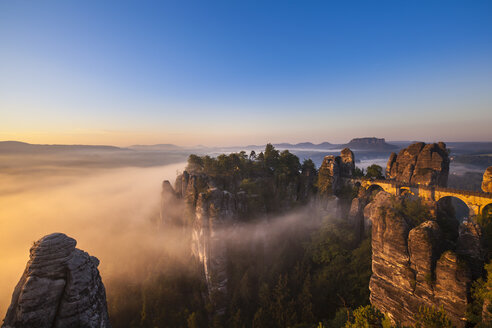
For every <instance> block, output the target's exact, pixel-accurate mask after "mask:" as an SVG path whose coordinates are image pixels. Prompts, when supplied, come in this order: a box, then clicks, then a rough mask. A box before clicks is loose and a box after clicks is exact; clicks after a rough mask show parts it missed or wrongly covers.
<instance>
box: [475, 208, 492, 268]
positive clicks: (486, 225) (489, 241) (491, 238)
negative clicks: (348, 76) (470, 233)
mask: <svg viewBox="0 0 492 328" xmlns="http://www.w3.org/2000/svg"><path fill="white" fill-rule="evenodd" d="M490 207H491V205H489V206H488V207H486V208H485V211H484V213H483V214H480V215H477V216H476V217H475V221H476V222H477V223H478V224H479V225H480V228H481V229H482V243H483V247H484V249H485V250H486V251H487V254H486V260H489V259H492V213H491V211H487V209H488V208H490Z"/></svg>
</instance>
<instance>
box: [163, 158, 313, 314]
mask: <svg viewBox="0 0 492 328" xmlns="http://www.w3.org/2000/svg"><path fill="white" fill-rule="evenodd" d="M254 179H257V180H254ZM316 179H317V176H316V170H315V168H314V167H312V168H309V167H306V168H303V169H302V172H301V174H300V175H299V176H297V177H293V178H290V179H280V180H278V181H277V180H275V179H274V178H273V176H272V177H265V176H260V177H256V178H253V179H247V180H248V181H249V183H252V184H254V185H255V186H256V187H258V186H261V188H263V189H264V190H263V191H262V193H255V192H252V191H251V190H248V191H246V190H243V189H242V187H241V180H239V181H236V180H234V178H233V177H215V176H209V175H206V174H204V173H202V172H201V171H200V170H196V171H193V170H191V171H184V172H183V173H182V174H180V175H178V177H177V178H176V182H175V185H174V189H173V188H171V186H170V184H169V183H168V182H164V184H163V192H162V206H161V217H162V218H163V219H164V221H166V218H170V217H171V218H172V217H176V215H175V213H173V212H171V213H169V211H172V209H173V206H169V200H171V202H174V199H175V198H176V199H178V200H179V201H180V202H181V203H182V204H183V205H184V206H183V207H182V208H181V212H180V216H181V217H182V218H184V219H183V220H184V221H186V224H187V225H188V226H191V241H192V245H191V248H192V253H193V255H194V256H196V257H197V258H198V259H199V260H200V262H201V263H202V265H203V273H204V278H205V281H206V283H207V287H208V291H209V295H214V298H215V300H220V299H221V296H220V295H225V293H226V292H227V261H228V258H227V253H228V242H229V240H228V236H227V234H226V233H225V232H226V231H228V229H233V228H234V226H235V225H236V224H239V223H240V222H242V221H245V220H247V219H249V218H252V217H254V218H259V217H265V216H267V215H268V214H269V213H275V214H278V212H283V211H287V210H289V209H291V208H292V207H293V206H295V205H299V204H305V203H307V202H308V200H309V199H310V197H312V196H313V195H314V194H315V193H314V191H315V188H314V185H315V182H316ZM253 189H254V188H253ZM265 190H266V191H267V193H265V192H264V191H265ZM265 197H268V199H266V198H265ZM167 221H168V222H169V220H167ZM222 298H223V297H222ZM215 300H213V301H215ZM214 305H215V311H216V313H218V314H220V313H222V312H223V311H224V310H225V304H221V303H220V301H219V303H216V304H214Z"/></svg>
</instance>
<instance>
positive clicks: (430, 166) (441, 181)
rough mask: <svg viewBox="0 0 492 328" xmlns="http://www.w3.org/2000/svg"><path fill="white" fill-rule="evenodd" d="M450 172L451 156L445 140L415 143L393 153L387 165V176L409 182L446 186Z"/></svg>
mask: <svg viewBox="0 0 492 328" xmlns="http://www.w3.org/2000/svg"><path fill="white" fill-rule="evenodd" d="M448 173H449V156H448V150H447V148H446V144H445V143H443V142H439V143H433V144H425V143H423V142H417V143H414V144H412V145H410V146H408V147H407V148H404V149H402V150H400V152H399V153H398V155H396V154H395V153H392V154H391V155H390V158H389V160H388V164H387V165H386V178H387V179H394V180H396V181H398V182H403V183H408V184H421V185H425V186H430V185H435V186H442V187H446V185H447V183H448Z"/></svg>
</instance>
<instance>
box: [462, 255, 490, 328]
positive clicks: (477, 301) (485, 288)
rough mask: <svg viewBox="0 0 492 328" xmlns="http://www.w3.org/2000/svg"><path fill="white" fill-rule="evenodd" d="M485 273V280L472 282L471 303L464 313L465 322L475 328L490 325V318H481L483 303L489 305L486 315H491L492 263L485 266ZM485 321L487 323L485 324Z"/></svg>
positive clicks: (484, 327)
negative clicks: (473, 325)
mask: <svg viewBox="0 0 492 328" xmlns="http://www.w3.org/2000/svg"><path fill="white" fill-rule="evenodd" d="M485 271H486V273H487V276H486V279H483V278H479V279H477V280H476V281H474V282H473V285H472V288H471V296H472V299H473V302H472V303H471V304H469V305H468V308H467V312H466V318H467V320H468V321H469V322H470V323H472V324H475V327H477V328H486V327H490V326H491V325H492V322H490V321H491V320H490V318H483V317H482V314H483V307H484V302H487V303H486V304H489V307H488V309H487V311H488V313H492V262H489V263H488V264H486V265H485ZM487 320H488V322H485V321H487Z"/></svg>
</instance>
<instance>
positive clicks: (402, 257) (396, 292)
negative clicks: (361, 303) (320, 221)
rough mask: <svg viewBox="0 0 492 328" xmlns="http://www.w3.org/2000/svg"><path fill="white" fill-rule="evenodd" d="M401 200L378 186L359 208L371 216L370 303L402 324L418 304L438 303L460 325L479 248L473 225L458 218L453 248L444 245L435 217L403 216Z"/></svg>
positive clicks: (409, 319)
mask: <svg viewBox="0 0 492 328" xmlns="http://www.w3.org/2000/svg"><path fill="white" fill-rule="evenodd" d="M402 202H403V198H402V197H395V196H391V195H390V194H388V193H386V192H384V191H381V192H379V193H378V194H377V195H376V196H375V198H374V200H373V201H372V202H371V203H369V204H368V205H367V206H366V207H365V209H364V215H365V217H366V219H367V220H371V222H372V252H373V253H372V271H373V274H372V276H371V280H370V284H369V289H370V291H371V296H370V301H371V303H372V304H373V305H374V306H376V307H377V308H378V309H379V310H381V311H382V312H384V313H386V314H388V315H389V316H390V317H391V318H392V319H393V320H394V321H397V322H400V323H402V324H404V325H413V324H414V323H415V322H414V321H415V319H414V318H415V316H416V314H418V312H419V308H420V307H421V306H427V307H436V308H438V307H440V306H443V307H444V309H445V310H446V312H447V313H448V316H449V318H450V319H451V320H452V322H453V324H454V325H455V326H456V327H465V325H466V321H465V312H466V308H467V305H468V304H469V299H468V297H469V291H470V289H469V288H470V285H471V282H472V271H473V270H472V269H473V265H472V263H474V262H473V260H474V259H476V257H477V256H478V255H477V254H480V247H479V245H480V240H479V239H480V233H479V231H477V227H476V225H474V224H473V223H468V222H465V223H462V224H461V226H460V237H459V238H458V241H457V248H456V250H449V249H448V250H446V251H444V250H443V235H442V232H441V228H440V226H439V225H438V224H437V222H436V221H435V220H434V218H432V217H425V218H410V217H408V218H407V217H405V214H404V213H403V212H402V211H400V210H399V208H401V206H403V203H402ZM419 222H421V223H419ZM481 265H483V263H481Z"/></svg>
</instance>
